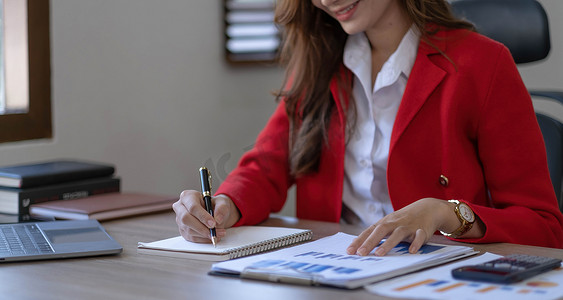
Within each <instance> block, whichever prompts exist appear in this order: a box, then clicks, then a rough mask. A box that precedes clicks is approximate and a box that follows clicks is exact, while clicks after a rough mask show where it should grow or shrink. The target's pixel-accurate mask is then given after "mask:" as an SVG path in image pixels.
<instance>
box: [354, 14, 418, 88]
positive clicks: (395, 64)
mask: <svg viewBox="0 0 563 300" xmlns="http://www.w3.org/2000/svg"><path fill="white" fill-rule="evenodd" d="M419 42H420V34H419V32H418V29H417V28H416V27H415V26H414V25H413V26H411V28H410V29H409V30H408V31H407V33H406V34H405V35H404V36H403V39H402V40H401V42H400V43H399V46H398V47H397V50H395V52H394V53H393V54H392V55H391V56H390V57H389V59H388V60H387V61H386V62H385V64H384V65H383V67H382V68H381V71H380V74H385V76H384V78H382V80H378V81H380V82H377V81H376V86H379V87H381V86H386V85H389V84H392V83H393V82H395V81H396V80H397V78H398V77H399V75H401V74H404V76H405V77H406V78H408V77H409V75H410V73H411V70H412V67H413V65H414V61H415V59H416V54H417V51H418V44H419ZM344 65H345V66H346V67H347V68H348V69H350V70H351V71H352V72H353V73H354V74H355V75H356V76H357V77H358V78H360V79H362V78H367V81H368V82H370V84H369V85H371V49H370V44H369V40H368V39H367V36H366V35H365V33H363V32H362V33H358V34H355V35H350V36H348V39H347V40H346V45H345V46H344ZM378 79H379V77H378ZM362 81H363V80H362ZM389 81H390V82H389Z"/></svg>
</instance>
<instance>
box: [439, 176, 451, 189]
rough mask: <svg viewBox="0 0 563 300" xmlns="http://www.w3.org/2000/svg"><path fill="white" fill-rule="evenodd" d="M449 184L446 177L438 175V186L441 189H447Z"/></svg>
mask: <svg viewBox="0 0 563 300" xmlns="http://www.w3.org/2000/svg"><path fill="white" fill-rule="evenodd" d="M449 184H450V180H449V179H448V177H446V176H444V175H440V185H441V186H443V187H447V186H448V185H449Z"/></svg>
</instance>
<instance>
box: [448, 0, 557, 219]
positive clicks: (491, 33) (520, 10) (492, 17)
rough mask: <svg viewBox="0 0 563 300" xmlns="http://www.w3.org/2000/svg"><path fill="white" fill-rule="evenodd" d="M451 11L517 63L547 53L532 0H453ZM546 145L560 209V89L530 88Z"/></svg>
mask: <svg viewBox="0 0 563 300" xmlns="http://www.w3.org/2000/svg"><path fill="white" fill-rule="evenodd" d="M451 6H452V10H453V12H454V14H455V15H456V16H458V17H461V18H463V19H466V20H467V21H470V22H471V23H473V24H474V25H475V27H476V28H477V31H478V32H479V33H481V34H483V35H485V36H488V37H489V38H491V39H494V40H496V41H499V42H501V43H503V44H504V45H505V46H506V47H507V48H508V49H509V50H510V53H511V54H512V57H513V58H514V61H515V62H516V63H517V64H523V63H529V62H535V61H539V60H542V59H544V58H545V57H547V55H548V54H549V51H550V48H551V43H550V39H549V26H548V20H547V14H546V13H545V10H544V9H543V7H542V6H541V4H540V3H539V2H537V1H536V0H453V1H452V3H451ZM530 94H531V96H532V100H533V103H534V110H535V112H536V116H537V118H538V124H539V125H540V128H541V131H542V134H543V138H544V141H545V144H546V150H547V161H548V166H549V174H550V176H551V182H552V184H553V188H554V190H555V194H556V195H557V201H558V203H559V209H560V210H561V211H562V212H563V200H562V183H561V180H562V179H563V178H562V177H563V159H562V157H563V92H558V91H530Z"/></svg>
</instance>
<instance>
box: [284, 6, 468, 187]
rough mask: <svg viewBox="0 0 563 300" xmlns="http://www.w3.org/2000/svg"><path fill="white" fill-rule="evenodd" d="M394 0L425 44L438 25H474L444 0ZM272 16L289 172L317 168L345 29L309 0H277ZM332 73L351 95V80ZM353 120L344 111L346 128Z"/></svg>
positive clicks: (443, 26)
mask: <svg viewBox="0 0 563 300" xmlns="http://www.w3.org/2000/svg"><path fill="white" fill-rule="evenodd" d="M399 1H400V2H401V5H402V7H403V9H404V10H405V12H406V13H407V14H408V16H409V17H410V19H411V20H412V21H413V23H414V25H415V26H416V28H417V29H418V30H419V32H420V33H421V39H422V40H423V41H425V42H427V43H429V44H431V43H430V41H429V37H431V36H432V35H433V34H435V33H436V32H437V31H438V30H439V29H440V28H447V29H450V28H452V29H453V28H464V29H469V30H474V27H473V25H472V24H471V23H468V22H466V21H463V20H459V19H457V18H455V17H454V16H453V14H452V13H451V10H450V6H449V4H448V3H447V2H446V1H445V0H399ZM275 21H276V23H278V24H279V25H281V26H283V34H284V44H283V48H282V51H281V56H280V58H281V62H282V63H284V64H286V65H287V69H286V70H287V71H286V75H285V80H284V84H283V87H284V88H282V90H280V91H279V92H278V93H277V95H276V96H277V98H278V99H283V101H285V109H286V112H287V115H288V117H289V122H290V132H289V135H290V144H289V166H290V171H291V174H292V175H293V176H299V175H304V174H307V173H310V172H315V171H317V170H318V167H319V163H320V157H321V152H322V151H321V150H322V148H323V145H325V144H327V142H328V125H329V122H330V117H331V115H332V112H333V109H334V107H335V102H334V99H333V97H332V94H331V93H330V90H329V84H330V81H331V80H332V79H333V77H334V76H338V75H339V74H340V72H338V70H339V68H340V67H341V66H342V59H343V58H342V56H343V52H344V45H345V43H346V38H347V34H346V33H345V32H344V30H343V29H342V27H341V26H340V24H339V23H338V21H337V20H335V19H334V18H332V17H331V16H329V15H328V14H326V13H325V12H324V11H322V10H321V9H319V8H317V7H315V6H314V5H313V4H312V2H311V0H278V1H277V6H276V12H275ZM428 24H433V25H436V26H427V25H428ZM336 79H337V80H338V81H339V83H340V86H342V89H343V91H344V92H345V93H347V94H348V96H349V98H350V99H351V98H352V95H351V90H352V87H351V86H352V81H351V80H345V78H340V77H337V78H336ZM340 98H341V99H342V98H343V97H340ZM341 101H342V100H341ZM344 104H345V103H342V106H343V107H344V109H345V110H348V111H351V112H354V111H355V110H354V109H353V101H350V103H349V104H348V105H352V106H351V107H346V106H344ZM350 108H352V109H350ZM354 120H355V115H352V116H348V117H347V122H348V125H349V126H348V128H353V127H354V126H353V125H350V123H353V122H354ZM347 134H348V135H349V134H350V132H347Z"/></svg>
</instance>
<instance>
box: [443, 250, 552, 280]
mask: <svg viewBox="0 0 563 300" xmlns="http://www.w3.org/2000/svg"><path fill="white" fill-rule="evenodd" d="M558 267H561V259H556V258H550V257H541V256H532V255H522V254H514V255H508V256H505V257H501V258H498V259H494V260H492V261H489V262H485V263H482V264H477V265H471V266H464V267H460V268H456V269H453V270H452V276H453V277H454V278H456V279H463V280H472V281H484V282H491V283H514V282H519V281H522V280H524V279H527V278H530V277H533V276H535V275H538V274H541V273H543V272H547V271H549V270H553V269H555V268H558Z"/></svg>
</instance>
